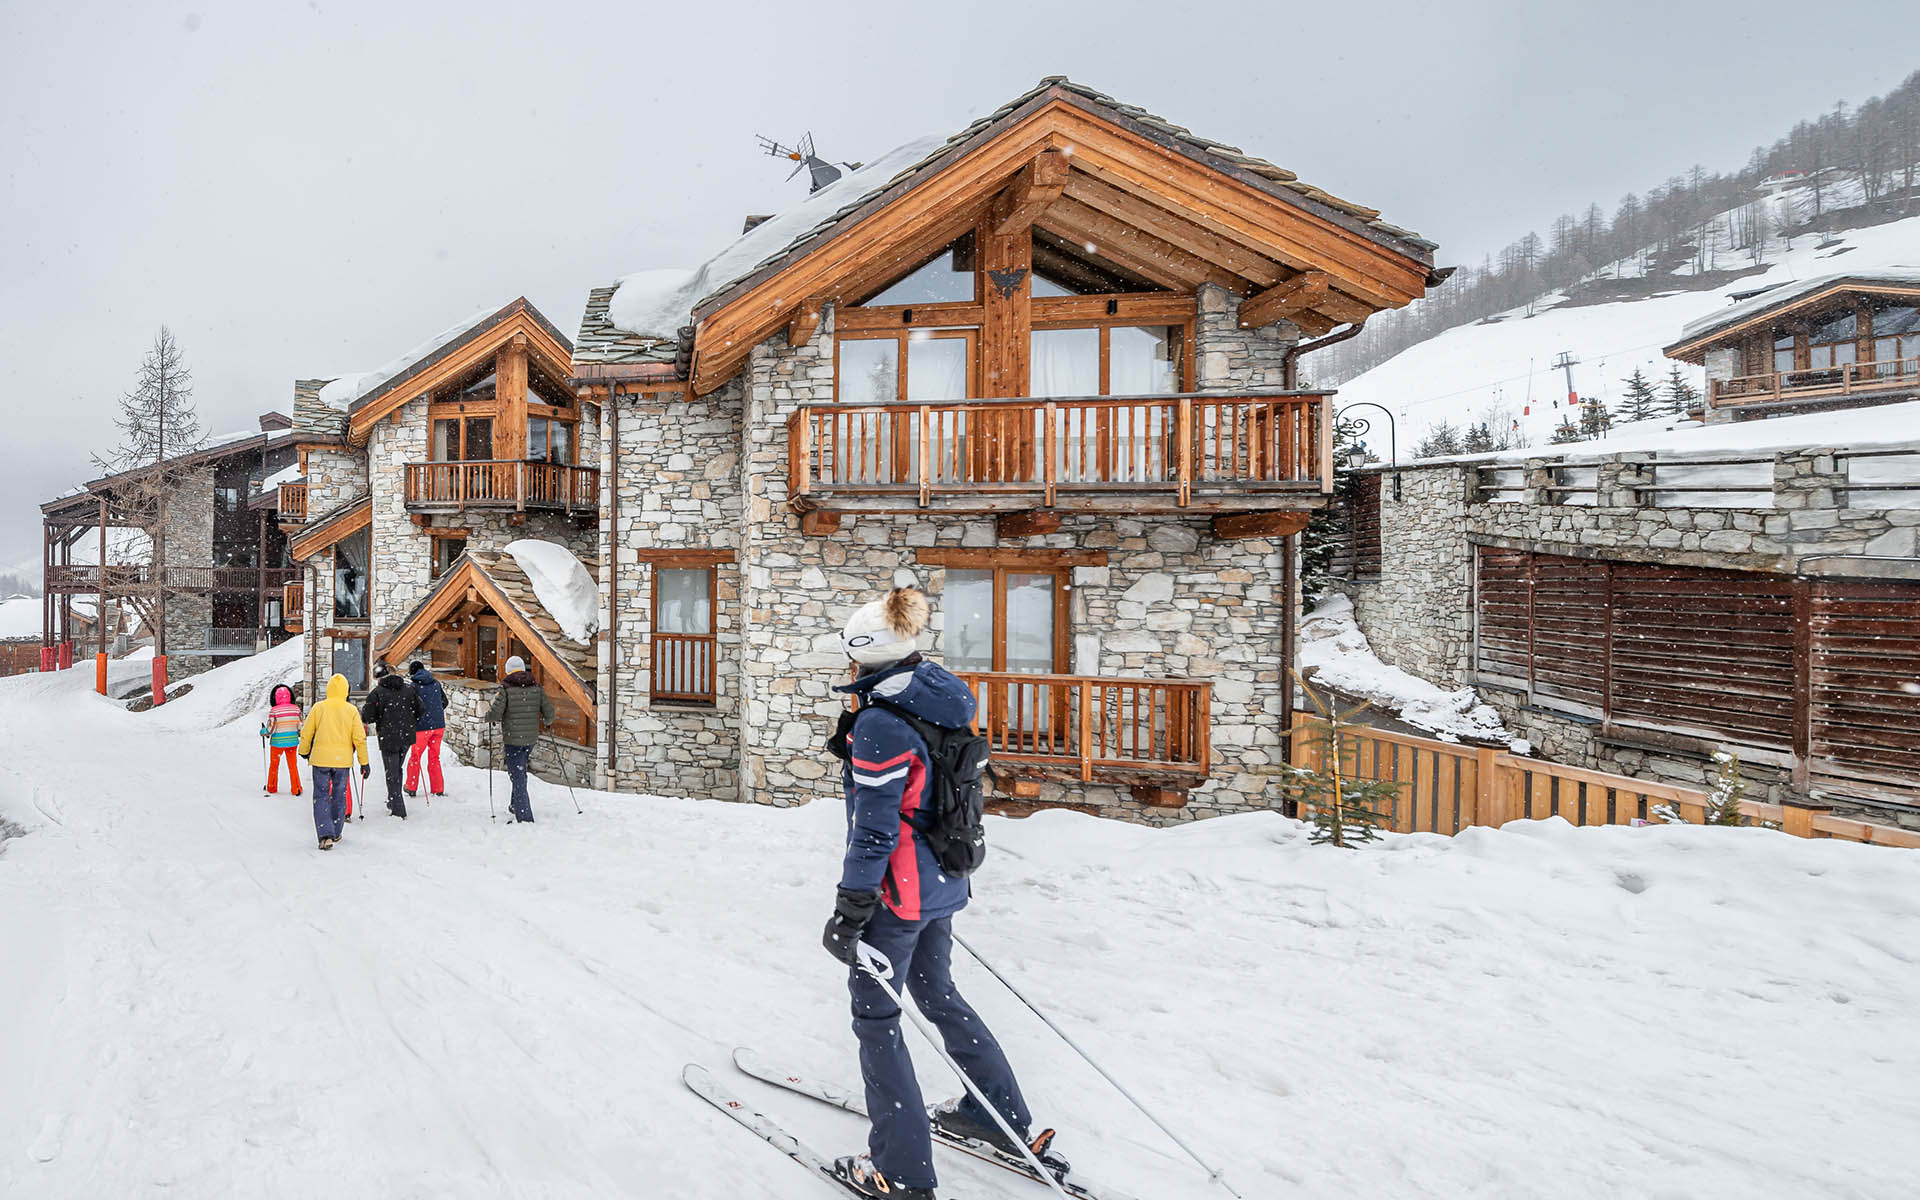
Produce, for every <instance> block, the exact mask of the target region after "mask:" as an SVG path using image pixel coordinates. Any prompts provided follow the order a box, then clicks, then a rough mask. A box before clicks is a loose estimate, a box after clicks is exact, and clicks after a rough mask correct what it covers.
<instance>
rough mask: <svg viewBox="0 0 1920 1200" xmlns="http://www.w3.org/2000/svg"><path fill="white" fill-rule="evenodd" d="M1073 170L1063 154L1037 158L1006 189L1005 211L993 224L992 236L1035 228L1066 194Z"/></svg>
mask: <svg viewBox="0 0 1920 1200" xmlns="http://www.w3.org/2000/svg"><path fill="white" fill-rule="evenodd" d="M1070 169H1071V168H1070V164H1069V163H1068V161H1067V155H1066V153H1065V152H1064V151H1061V150H1042V151H1041V152H1040V153H1038V154H1036V155H1034V156H1033V161H1032V162H1030V163H1028V164H1027V165H1026V166H1024V167H1022V168H1020V173H1019V174H1018V175H1015V176H1014V177H1013V182H1012V183H1011V184H1008V185H1007V200H1006V204H1005V210H1004V213H1003V214H1002V215H1001V216H1000V218H999V219H998V220H997V221H996V222H995V223H994V227H993V232H995V233H997V234H1014V233H1019V232H1020V231H1021V230H1023V229H1026V228H1027V227H1028V226H1030V225H1032V224H1033V223H1034V222H1035V221H1036V220H1038V219H1039V218H1040V214H1041V213H1044V212H1046V211H1047V209H1049V208H1051V207H1052V206H1053V203H1054V201H1056V200H1058V199H1060V195H1061V193H1062V192H1064V191H1066V188H1067V172H1068V171H1069V170H1070Z"/></svg>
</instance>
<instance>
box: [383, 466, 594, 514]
mask: <svg viewBox="0 0 1920 1200" xmlns="http://www.w3.org/2000/svg"><path fill="white" fill-rule="evenodd" d="M406 505H407V508H408V509H410V510H413V511H417V512H459V511H462V510H465V509H469V508H488V509H512V510H514V511H516V512H524V511H525V510H527V509H530V508H539V509H562V510H564V511H566V512H595V511H598V509H599V507H600V472H599V470H598V468H595V467H576V466H571V465H569V464H566V463H552V462H538V461H530V460H499V461H495V460H485V461H482V460H460V461H452V462H423V463H408V464H407V474H406Z"/></svg>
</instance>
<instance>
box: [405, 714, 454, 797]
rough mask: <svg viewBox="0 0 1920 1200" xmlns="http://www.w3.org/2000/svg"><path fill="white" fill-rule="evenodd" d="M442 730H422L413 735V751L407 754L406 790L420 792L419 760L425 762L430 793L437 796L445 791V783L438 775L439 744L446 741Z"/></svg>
mask: <svg viewBox="0 0 1920 1200" xmlns="http://www.w3.org/2000/svg"><path fill="white" fill-rule="evenodd" d="M446 736H447V731H446V730H444V729H422V730H421V731H420V732H418V733H416V734H414V735H413V749H412V750H411V751H410V752H409V753H408V754H407V790H408V791H410V792H417V791H419V790H420V760H421V759H422V758H425V759H426V760H427V782H428V783H429V784H430V785H432V788H431V790H432V792H433V794H434V795H436V796H438V795H439V794H440V793H441V792H444V791H446V790H447V781H446V780H445V779H443V778H441V775H440V743H441V742H442V741H444V740H446Z"/></svg>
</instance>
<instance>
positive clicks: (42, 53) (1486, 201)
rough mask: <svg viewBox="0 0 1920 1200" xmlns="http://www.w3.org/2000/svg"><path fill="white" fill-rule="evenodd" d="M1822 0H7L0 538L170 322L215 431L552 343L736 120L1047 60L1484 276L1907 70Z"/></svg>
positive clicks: (89, 432) (732, 164)
mask: <svg viewBox="0 0 1920 1200" xmlns="http://www.w3.org/2000/svg"><path fill="white" fill-rule="evenodd" d="M1824 12H1825V10H1821V9H1818V8H1815V7H1812V6H1808V5H1805V4H1800V3H1794V4H1783V3H1774V2H1772V0H1742V2H1741V3H1739V4H1701V3H1688V2H1686V0H1678V2H1675V0H1668V2H1665V3H1659V4H1630V3H1615V4H1560V3H1546V4H1542V3H1537V2H1536V3H1499V4H1495V3H1478V4H1476V3H1472V2H1471V0H1467V2H1464V3H1458V4H1451V5H1443V4H1434V3H1431V0H1426V2H1422V3H1417V4H1397V3H1377V4H1370V5H1364V6H1363V5H1352V4H1332V5H1321V6H1309V5H1296V4H1284V5H1282V4H1257V3H1213V4H1206V5H1193V4H1139V3H1133V2H1131V0H1125V2H1123V0H1104V2H1101V3H1093V4H1047V3H1044V2H1042V0H1020V2H1017V3H1000V2H999V0H992V2H988V0H966V2H964V3H954V4H946V5H930V4H924V3H900V2H895V3H888V4H875V5H866V4H854V3H825V4H794V3H779V4H763V3H758V2H754V3H743V2H738V0H736V2H732V3H726V2H722V3H683V4H675V5H671V6H667V5H656V4H648V3H641V2H632V0H629V2H621V3H592V4H587V3H559V2H553V3H547V4H512V5H508V4H499V3H486V2H485V0H468V2H464V3H451V2H444V0H425V2H421V0H404V2H401V0H381V2H377V3H362V2H358V0H354V2H348V0H313V2H310V3H284V2H282V0H249V2H247V3H233V4H228V3H194V4H189V5H175V4H164V3H130V4H94V3H86V2H84V0H74V2H71V3H61V4H46V3H29V2H27V0H0V64H4V66H3V67H0V163H4V169H5V177H6V186H5V189H4V192H3V193H0V370H3V371H4V387H5V391H4V404H5V411H6V412H7V414H8V418H9V420H8V423H7V427H6V435H5V437H4V439H3V440H0V565H7V564H15V563H22V562H24V563H26V564H28V565H30V566H32V567H33V570H34V573H35V574H36V575H37V573H38V562H39V530H38V521H39V514H38V510H37V507H36V506H37V505H38V503H39V502H40V501H42V500H46V499H49V498H51V497H52V496H54V495H56V494H58V493H59V492H60V491H62V490H63V489H65V488H67V487H69V486H71V485H73V484H75V483H78V482H81V481H83V480H85V479H87V478H89V477H91V475H92V474H93V472H91V471H90V470H89V469H88V467H87V459H88V454H89V452H90V451H93V450H105V449H106V448H108V447H109V446H110V445H111V444H112V441H113V429H112V426H111V420H112V415H113V405H114V401H115V399H116V398H117V397H118V396H119V394H120V393H121V392H122V391H124V390H125V389H126V388H127V387H128V386H129V385H130V384H131V382H132V381H133V378H134V375H135V372H136V369H137V367H138V364H139V360H140V356H141V354H142V352H143V351H144V350H145V348H146V347H147V345H148V344H149V343H150V342H151V341H152V338H153V334H154V332H155V330H156V329H157V328H158V327H159V326H160V325H161V324H162V323H163V322H164V323H167V324H169V325H171V327H172V328H173V330H174V332H175V334H176V335H177V336H178V337H179V339H180V341H181V344H182V345H183V347H184V349H185V351H186V353H187V356H188V361H189V363H190V365H191V366H192V368H193V370H194V372H195V376H196V394H197V400H198V402H199V405H200V410H201V414H202V418H203V423H204V424H205V425H206V426H207V427H208V429H209V431H211V432H214V433H218V432H222V431H226V430H232V429H239V428H243V427H250V426H252V424H253V422H254V418H255V417H256V415H257V414H259V413H262V412H266V411H268V410H271V409H280V410H282V411H285V410H286V408H287V406H288V405H289V403H290V402H291V396H290V393H291V387H292V380H293V379H294V378H295V377H296V376H328V375H333V374H339V373H342V372H346V371H353V370H364V369H367V368H370V367H373V366H377V365H379V364H380V363H382V362H384V361H386V360H387V359H389V358H391V357H392V356H393V355H395V354H396V353H399V352H401V351H403V350H405V349H406V348H407V347H409V346H411V345H413V344H415V343H416V342H419V341H421V340H423V339H424V338H426V337H428V336H429V335H431V334H433V333H434V332H436V331H438V330H440V329H442V328H444V327H445V326H447V325H448V324H450V323H452V322H453V321H455V320H457V319H459V318H460V317H462V316H464V315H466V314H468V313H470V312H472V311H474V310H476V309H478V308H481V307H483V306H492V305H499V304H504V303H506V302H507V301H509V300H511V299H513V298H514V297H515V296H518V295H523V294H524V295H525V296H527V297H528V298H529V299H531V300H532V301H533V302H534V304H536V305H537V306H539V308H540V309H541V310H542V311H543V312H545V313H546V314H547V316H548V317H549V318H551V319H552V320H553V322H554V323H555V324H556V325H557V326H559V327H560V328H561V330H563V331H564V332H566V333H567V334H568V335H569V336H571V335H572V334H573V332H574V331H575V329H576V328H577V327H578V323H579V316H580V309H581V305H582V303H583V302H584V299H585V295H586V290H587V288H588V287H590V286H594V285H597V284H602V283H608V282H611V281H612V280H613V279H614V278H615V277H616V276H618V275H621V274H624V273H627V272H630V271H635V270H640V269H642V268H646V267H655V266H685V265H692V264H694V263H696V262H698V261H700V260H701V259H703V258H705V257H706V256H707V255H709V254H710V253H712V251H713V250H714V249H716V248H717V247H718V246H719V245H721V244H722V243H723V242H724V241H726V240H727V239H728V238H730V237H732V236H733V235H735V234H737V233H738V232H739V229H740V219H741V217H742V215H744V214H745V213H748V212H765V211H769V210H772V209H777V208H779V207H782V206H784V205H785V204H788V203H791V202H792V201H794V200H796V199H798V198H799V197H800V196H802V195H804V192H805V184H804V182H803V181H802V180H795V181H793V182H792V183H787V182H785V181H784V176H785V174H786V169H787V164H784V163H781V162H778V161H775V160H772V159H768V158H765V157H761V156H760V154H759V151H758V149H757V148H756V146H755V143H754V135H755V134H758V133H765V134H769V135H772V136H775V137H778V138H780V139H782V140H790V139H792V138H796V137H798V136H799V135H800V134H801V133H802V132H803V131H805V130H809V129H810V130H812V132H813V133H814V135H815V137H816V139H817V140H818V143H819V147H820V150H821V152H822V154H823V155H824V156H826V157H828V158H831V159H835V160H840V159H856V160H858V159H872V158H874V157H877V156H878V155H879V154H880V153H881V152H883V151H884V150H886V149H888V148H889V147H891V146H894V145H896V144H898V143H900V142H903V141H905V140H907V139H908V138H911V137H915V136H918V135H920V134H922V133H927V132H940V133H943V134H944V133H950V132H952V131H953V130H956V129H958V128H959V127H960V126H961V125H963V124H965V123H966V122H968V121H969V120H972V119H973V118H975V117H977V116H979V115H982V114H983V113H985V112H987V111H989V110H991V109H993V108H994V107H997V106H998V105H999V104H1001V103H1003V102H1004V101H1006V100H1008V99H1010V98H1011V97H1013V96H1015V95H1017V94H1019V93H1020V92H1022V91H1024V90H1026V89H1027V88H1029V87H1031V86H1032V85H1033V84H1034V83H1035V82H1036V81H1037V80H1038V79H1039V78H1040V77H1041V76H1043V75H1050V74H1065V75H1069V76H1071V77H1072V78H1074V79H1075V80H1078V81H1080V82H1083V83H1086V84H1089V85H1091V86H1093V87H1097V88H1099V89H1101V90H1103V91H1106V92H1109V93H1111V94H1113V95H1115V96H1118V97H1119V98H1120V99H1122V100H1123V101H1126V102H1129V103H1134V104H1139V105H1141V106H1143V107H1145V108H1148V109H1150V110H1151V111H1154V112H1157V113H1160V114H1162V115H1164V116H1166V117H1168V118H1170V119H1172V120H1173V121H1175V122H1177V123H1179V124H1183V125H1187V126H1189V127H1190V128H1192V129H1194V130H1195V131H1197V132H1199V133H1201V134H1204V135H1206V136H1208V137H1212V138H1216V139H1218V140H1220V141H1223V142H1228V143H1231V144H1235V145H1239V146H1242V147H1244V148H1246V149H1247V150H1248V151H1249V152H1251V153H1254V154H1258V155H1260V156H1262V157H1265V158H1268V159H1270V160H1272V161H1274V162H1276V163H1279V164H1281V165H1282V166H1285V167H1288V168H1290V169H1293V170H1295V171H1298V172H1299V173H1300V175H1301V177H1302V178H1303V179H1305V180H1307V181H1308V182H1311V183H1313V184H1315V185H1317V186H1320V187H1324V188H1326V189H1327V190H1329V191H1331V192H1334V193H1335V194H1338V195H1343V196H1347V197H1350V198H1352V199H1354V200H1356V201H1358V202H1360V203H1363V204H1367V205H1370V206H1372V207H1375V208H1378V209H1380V210H1381V212H1382V215H1383V216H1384V217H1385V219H1387V220H1389V221H1392V222H1394V223H1396V224H1399V225H1402V226H1405V227H1407V228H1411V229H1415V230H1418V231H1420V232H1421V233H1422V234H1425V235H1426V236H1428V237H1431V238H1434V239H1435V240H1437V241H1438V242H1439V243H1440V244H1441V249H1440V251H1439V261H1440V262H1442V263H1472V262H1478V261H1479V259H1480V257H1481V255H1482V254H1484V253H1487V252H1489V251H1493V250H1497V249H1498V248H1499V246H1500V245H1502V244H1504V243H1505V242H1507V241H1509V240H1511V239H1512V238H1514V237H1517V236H1518V235H1520V234H1521V233H1523V232H1525V231H1526V230H1527V229H1529V228H1533V229H1538V230H1541V231H1542V232H1544V231H1545V229H1546V226H1547V225H1548V223H1549V222H1550V221H1551V220H1552V219H1553V218H1554V216H1556V215H1557V214H1559V213H1560V212H1563V211H1569V210H1574V211H1577V210H1580V209H1583V208H1584V207H1585V205H1586V204H1587V203H1588V202H1589V201H1590V200H1598V201H1600V202H1601V203H1602V205H1603V206H1604V207H1605V208H1606V209H1607V211H1608V213H1609V214H1611V212H1612V208H1613V205H1614V204H1615V203H1616V202H1617V201H1618V200H1619V197H1620V196H1621V194H1622V193H1624V192H1626V191H1629V190H1633V191H1644V190H1645V189H1646V188H1648V187H1649V186H1652V185H1655V184H1658V183H1660V182H1661V181H1663V180H1664V179H1666V178H1667V177H1668V176H1671V175H1674V174H1678V173H1681V172H1683V171H1685V170H1686V169H1687V168H1688V167H1689V166H1691V165H1692V164H1694V163H1695V162H1704V163H1705V164H1706V165H1707V166H1708V167H1710V168H1713V169H1719V170H1731V169H1735V168H1738V167H1739V166H1741V165H1742V164H1743V163H1744V161H1745V155H1746V153H1747V150H1748V149H1749V147H1751V146H1752V145H1753V144H1754V143H1756V142H1760V141H1763V140H1766V141H1770V140H1771V139H1773V138H1774V137H1776V136H1777V135H1778V134H1780V133H1782V132H1784V131H1785V129H1786V127H1787V126H1789V125H1790V124H1791V123H1792V122H1794V121H1796V120H1799V119H1801V118H1803V117H1811V116H1814V115H1816V114H1817V113H1819V112H1821V111H1823V110H1825V109H1828V108H1831V107H1832V105H1833V103H1834V101H1836V100H1841V99H1844V100H1846V101H1847V102H1848V103H1849V104H1855V103H1858V102H1859V101H1861V100H1863V99H1866V98H1867V97H1868V96H1871V95H1874V94H1877V93H1879V92H1883V91H1885V90H1886V89H1888V88H1890V87H1892V86H1893V85H1895V84H1897V83H1898V82H1899V81H1900V80H1901V79H1902V78H1904V77H1905V76H1906V75H1907V74H1908V73H1909V72H1911V71H1912V70H1913V69H1915V68H1916V67H1920V51H1916V50H1915V49H1914V46H1913V39H1912V38H1911V37H1910V36H1906V34H1903V33H1902V32H1901V31H1902V30H1905V31H1907V32H1908V33H1910V32H1911V30H1912V29H1913V24H1912V18H1911V8H1910V6H1909V5H1908V4H1907V3H1900V2H1896V0H1888V2H1871V3H1869V2H1856V3H1852V4H1849V5H1846V6H1845V14H1846V15H1845V19H1844V20H1843V21H1840V22H1839V23H1838V24H1832V25H1831V26H1830V28H1828V29H1827V30H1826V31H1825V32H1822V30H1821V28H1820V22H1821V20H1822V19H1823V18H1822V14H1823V13H1824ZM1829 15H1830V14H1829ZM1210 19H1213V20H1218V21H1219V22H1221V23H1222V25H1221V26H1220V27H1218V28H1216V29H1210V28H1209V25H1208V22H1209V20H1210ZM1872 30H1879V31H1881V34H1882V35H1884V36H1881V35H1874V34H1871V33H1869V32H1868V31H1872ZM1862 35H1865V36H1862Z"/></svg>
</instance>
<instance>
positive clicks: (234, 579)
mask: <svg viewBox="0 0 1920 1200" xmlns="http://www.w3.org/2000/svg"><path fill="white" fill-rule="evenodd" d="M299 573H300V572H299V569H298V568H295V567H268V568H267V569H266V570H264V571H262V570H260V569H259V568H258V567H202V566H172V567H168V568H167V571H166V584H167V588H168V590H170V591H176V592H259V593H262V594H264V593H267V592H272V591H277V590H279V589H280V588H281V587H282V586H284V585H285V584H287V583H288V582H290V581H292V580H293V579H295V578H297V577H298V576H299ZM106 576H107V578H106V590H107V591H108V592H110V593H115V594H126V593H130V592H147V591H152V590H153V589H154V586H155V584H156V582H157V580H158V576H157V574H156V572H155V571H154V569H153V567H152V566H151V565H149V564H147V563H111V564H109V565H108V566H107V569H106ZM100 585H101V580H100V568H99V567H98V566H96V565H94V564H92V563H74V564H72V565H71V566H57V567H52V568H49V569H48V571H47V588H48V589H49V590H51V591H55V592H78V593H86V592H93V591H98V590H100Z"/></svg>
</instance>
